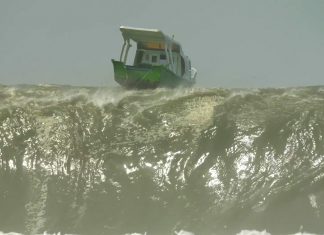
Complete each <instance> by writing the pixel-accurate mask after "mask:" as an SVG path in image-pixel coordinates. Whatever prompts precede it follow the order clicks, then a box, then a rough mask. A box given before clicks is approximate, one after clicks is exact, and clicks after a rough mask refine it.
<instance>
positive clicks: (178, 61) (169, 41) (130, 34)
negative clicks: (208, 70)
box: [120, 26, 197, 80]
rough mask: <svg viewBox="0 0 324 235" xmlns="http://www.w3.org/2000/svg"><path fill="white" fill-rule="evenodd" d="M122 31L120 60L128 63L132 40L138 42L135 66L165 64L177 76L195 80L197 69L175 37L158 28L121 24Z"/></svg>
mask: <svg viewBox="0 0 324 235" xmlns="http://www.w3.org/2000/svg"><path fill="white" fill-rule="evenodd" d="M120 31H121V32H122V35H123V38H124V44H123V47H122V51H121V54H120V61H121V62H123V63H126V60H127V56H128V51H129V48H130V47H131V46H132V45H131V43H130V40H133V41H135V42H136V44H137V50H136V54H135V58H134V63H133V66H135V67H145V66H147V65H150V66H151V65H153V66H161V65H162V66H165V67H167V68H168V69H169V70H170V71H172V72H173V73H175V74H176V75H177V76H179V77H182V78H184V79H188V80H194V79H195V77H196V74H197V70H196V69H194V68H192V67H191V63H190V60H189V58H188V56H185V55H184V53H183V51H182V48H181V46H180V44H179V43H178V42H176V41H175V40H174V39H173V38H170V37H169V36H167V35H165V34H164V33H163V32H162V31H160V30H157V29H143V28H132V27H126V26H121V27H120Z"/></svg>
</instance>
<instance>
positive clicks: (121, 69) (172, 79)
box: [112, 60, 193, 89]
mask: <svg viewBox="0 0 324 235" xmlns="http://www.w3.org/2000/svg"><path fill="white" fill-rule="evenodd" d="M112 63H113V65H114V73H115V81H116V82H118V83H119V84H120V85H122V86H124V87H126V88H137V89H145V88H156V87H177V86H179V85H181V86H192V85H193V82H190V81H188V80H186V79H183V78H181V77H179V76H177V75H176V74H174V73H173V72H171V71H170V70H168V69H167V68H165V67H164V66H162V65H160V66H153V65H141V66H129V65H125V64H124V63H123V62H120V61H115V60H112Z"/></svg>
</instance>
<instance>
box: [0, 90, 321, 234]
mask: <svg viewBox="0 0 324 235" xmlns="http://www.w3.org/2000/svg"><path fill="white" fill-rule="evenodd" d="M323 208H324V87H301V88H289V89H288V88H287V89H202V88H191V89H173V90H169V89H156V90H144V91H143V90H142V91H130V90H123V89H122V88H91V87H70V86H52V85H42V86H0V231H2V232H0V234H58V233H60V234H98V235H101V234H108V235H110V234H112V235H115V234H116V235H117V234H135V233H137V234H145V233H146V234H147V235H151V234H152V235H168V234H180V235H189V234H190V235H191V234H195V235H213V234H217V235H218V234H224V235H227V234H240V235H245V234H251V235H252V234H253V235H254V234H255V235H261V234H262V235H268V234H324V215H323V213H324V210H323ZM9 232H11V233H9Z"/></svg>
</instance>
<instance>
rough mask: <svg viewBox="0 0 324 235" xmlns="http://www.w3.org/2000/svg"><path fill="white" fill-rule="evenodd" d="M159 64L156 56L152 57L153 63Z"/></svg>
mask: <svg viewBox="0 0 324 235" xmlns="http://www.w3.org/2000/svg"><path fill="white" fill-rule="evenodd" d="M156 62H157V56H156V55H152V63H156Z"/></svg>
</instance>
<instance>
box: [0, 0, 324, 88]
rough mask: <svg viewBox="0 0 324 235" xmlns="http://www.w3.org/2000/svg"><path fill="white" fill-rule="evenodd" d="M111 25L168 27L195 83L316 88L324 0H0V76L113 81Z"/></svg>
mask: <svg viewBox="0 0 324 235" xmlns="http://www.w3.org/2000/svg"><path fill="white" fill-rule="evenodd" d="M120 25H129V26H133V27H147V28H158V29H162V30H163V31H164V32H165V33H166V34H169V35H172V34H174V35H175V39H176V40H177V41H179V42H180V43H181V44H182V47H183V50H184V52H185V53H186V54H187V55H189V57H190V58H191V61H192V65H193V66H194V67H196V68H197V69H198V77H197V80H198V86H208V87H269V86H270V87H283V86H305V85H324V0H304V1H301V0H276V1H275V0H235V1H234V0H199V1H193V0H129V1H126V0H119V1H117V0H116V1H113V0H91V1H90V0H29V1H27V0H0V83H1V84H22V83H23V84H70V85H78V86H84V85H90V86H107V85H108V86H117V85H116V83H115V82H114V80H113V68H112V64H111V61H110V60H111V59H112V58H116V59H117V58H119V53H120V49H121V45H122V37H121V34H120V31H119V26H120ZM133 49H134V47H133Z"/></svg>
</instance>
